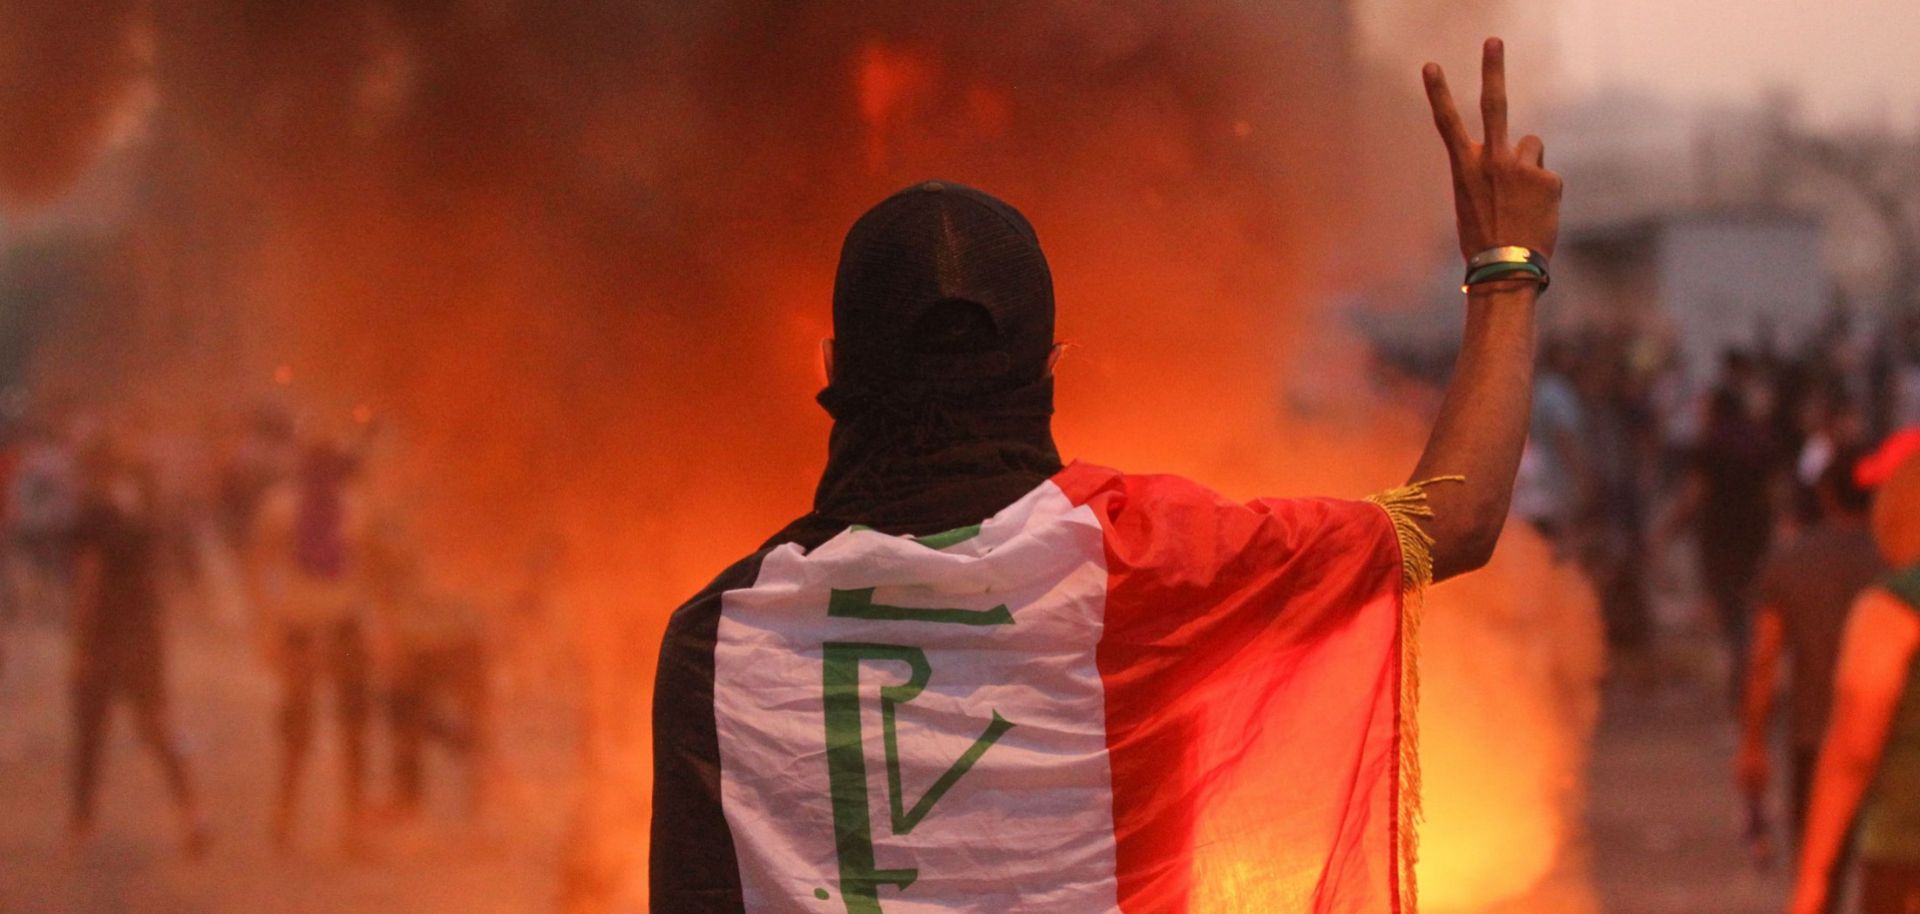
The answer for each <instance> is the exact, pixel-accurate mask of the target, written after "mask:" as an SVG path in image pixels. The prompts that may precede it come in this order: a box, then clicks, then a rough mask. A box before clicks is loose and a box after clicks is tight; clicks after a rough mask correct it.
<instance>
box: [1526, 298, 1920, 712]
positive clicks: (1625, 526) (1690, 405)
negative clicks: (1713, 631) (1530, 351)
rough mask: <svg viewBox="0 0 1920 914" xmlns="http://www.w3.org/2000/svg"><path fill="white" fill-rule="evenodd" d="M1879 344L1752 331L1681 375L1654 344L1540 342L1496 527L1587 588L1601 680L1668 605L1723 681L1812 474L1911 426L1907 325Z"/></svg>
mask: <svg viewBox="0 0 1920 914" xmlns="http://www.w3.org/2000/svg"><path fill="white" fill-rule="evenodd" d="M1880 330H1881V328H1878V327H1867V326H1861V325H1860V322H1856V321H1854V320H1852V319H1851V318H1850V317H1849V316H1848V314H1847V313H1846V312H1845V311H1840V310H1836V311H1834V312H1833V313H1831V314H1830V315H1829V317H1828V319H1827V320H1825V321H1824V322H1823V323H1822V324H1821V326H1820V327H1819V328H1818V329H1817V330H1816V331H1815V332H1813V333H1811V334H1809V335H1806V336H1804V337H1801V338H1797V339H1793V340H1781V339H1778V338H1776V336H1775V335H1774V334H1772V333H1770V332H1768V330H1767V328H1765V327H1761V328H1758V332H1757V334H1756V336H1757V338H1758V339H1759V340H1760V342H1759V343H1758V344H1757V345H1754V346H1751V347H1746V348H1728V349H1725V350H1724V351H1722V352H1721V353H1720V354H1719V357H1718V360H1717V364H1716V365H1714V366H1713V367H1712V369H1711V371H1709V372H1692V373H1690V372H1689V371H1688V370H1687V367H1686V365H1685V364H1684V359H1683V358H1682V356H1681V351H1680V349H1679V348H1678V347H1677V346H1673V345H1670V344H1667V343H1665V342H1663V341H1662V340H1661V339H1659V338H1658V337H1655V336H1646V335H1630V334H1611V333H1600V332H1593V333H1585V334H1579V335H1572V336H1565V337H1560V338H1556V339H1550V340H1548V341H1546V343H1545V344H1544V345H1543V347H1542V356H1541V364H1540V367H1539V371H1538V373H1537V375H1536V381H1535V388H1534V403H1533V417H1532V426H1531V434H1530V437H1529V441H1528V446H1527V451H1526V454H1525V456H1524V458H1523V460H1522V465H1521V469H1520V477H1519V480H1518V482H1517V485H1516V487H1515V492H1514V513H1515V515H1516V516H1517V517H1518V518H1521V519H1524V520H1526V521H1528V522H1529V523H1531V524H1532V526H1534V527H1535V528H1536V529H1538V530H1539V531H1540V532H1541V533H1542V534H1543V535H1544V536H1546V537H1547V539H1548V540H1549V541H1551V542H1552V543H1553V544H1554V545H1555V547H1556V549H1557V550H1558V552H1559V554H1560V555H1561V556H1562V557H1564V558H1566V559H1568V560H1572V561H1576V562H1578V563H1579V564H1580V566H1581V567H1582V569H1583V570H1584V571H1585V572H1586V573H1587V575H1588V577H1589V579H1590V580H1591V581H1592V583H1593V585H1594V588H1595V591H1596V593H1597V595H1598V596H1599V598H1600V602H1601V607H1602V612H1603V616H1604V619H1605V622H1606V632H1607V639H1608V643H1609V647H1610V648H1611V649H1612V653H1613V656H1614V659H1615V664H1614V667H1615V669H1616V670H1617V671H1620V672H1622V673H1623V674H1627V675H1633V674H1634V673H1636V672H1639V671H1640V670H1639V667H1640V666H1641V665H1642V661H1644V660H1646V659H1647V658H1649V657H1651V656H1652V654H1653V653H1654V651H1655V649H1656V648H1657V647H1658V646H1659V645H1657V644H1656V641H1657V639H1658V638H1659V637H1660V634H1661V632H1662V631H1663V630H1664V627H1663V626H1662V625H1661V624H1659V620H1658V619H1657V617H1656V613H1655V612H1654V609H1653V607H1654V606H1655V604H1656V603H1657V602H1659V597H1661V596H1662V595H1663V594H1665V593H1668V592H1674V591H1680V592H1691V593H1697V594H1699V595H1701V596H1703V597H1704V600H1705V604H1706V605H1707V606H1708V607H1710V608H1711V613H1710V616H1711V622H1712V624H1713V626H1715V627H1716V628H1717V629H1718V630H1719V632H1720V634H1721V635H1722V636H1723V637H1724V638H1725V643H1726V646H1727V653H1728V657H1729V659H1730V660H1731V664H1730V665H1731V666H1732V667H1733V668H1734V669H1733V673H1732V681H1733V682H1734V683H1738V682H1740V681H1741V675H1742V674H1741V672H1740V669H1739V667H1740V665H1741V660H1740V658H1741V657H1742V656H1744V654H1745V645H1746V644H1747V643H1748V641H1749V637H1750V632H1751V620H1752V617H1753V613H1754V606H1755V600H1756V599H1757V598H1758V593H1757V587H1758V586H1759V577H1760V573H1761V570H1762V566H1763V564H1764V562H1765V559H1766V557H1767V555H1768V553H1769V551H1770V550H1771V549H1772V548H1773V547H1775V546H1776V545H1780V544H1784V543H1786V542H1788V541H1790V540H1791V539H1793V538H1794V537H1795V536H1796V535H1797V534H1798V533H1800V532H1801V531H1804V530H1806V529H1808V528H1809V527H1810V526H1812V525H1813V524H1815V523H1817V522H1818V521H1819V520H1820V518H1821V517H1822V503H1821V500H1820V497H1819V495H1818V488H1819V483H1820V479H1821V476H1822V474H1823V473H1825V472H1826V471H1827V470H1828V469H1829V468H1830V467H1833V466H1835V465H1837V463H1838V462H1843V461H1845V460H1847V459H1850V458H1856V457H1858V456H1859V455H1860V454H1862V453H1864V452H1866V451H1868V450H1870V449H1872V448H1873V447H1875V446H1876V445H1878V444H1879V443H1880V442H1881V441H1882V440H1883V439H1885V438H1886V437H1887V436H1888V435H1889V434H1890V433H1891V432H1893V431H1894V430H1897V429H1900V428H1903V427H1906V426H1909V425H1915V424H1920V322H1914V321H1908V322H1904V323H1902V324H1901V325H1900V326H1899V327H1898V328H1897V330H1898V332H1893V333H1883V332H1880ZM1698 375H1704V377H1700V376H1698Z"/></svg>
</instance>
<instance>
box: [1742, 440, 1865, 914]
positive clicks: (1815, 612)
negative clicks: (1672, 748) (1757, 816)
mask: <svg viewBox="0 0 1920 914" xmlns="http://www.w3.org/2000/svg"><path fill="white" fill-rule="evenodd" d="M1858 461H1859V455H1858V454H1855V453H1845V454H1842V455H1839V456H1836V457H1835V458H1834V459H1833V460H1832V461H1831V463H1830V465H1829V466H1828V467H1827V468H1826V471H1825V472H1823V473H1822V474H1821V476H1820V480H1819V482H1818V484H1817V486H1816V487H1815V491H1816V495H1817V496H1818V498H1819V505H1820V517H1819V520H1818V521H1817V522H1816V523H1815V524H1814V525H1813V526H1812V527H1811V528H1809V529H1808V530H1806V531H1805V532H1804V533H1802V534H1801V535H1800V536H1798V537H1796V538H1794V539H1792V540H1789V541H1787V542H1786V543H1785V544H1783V545H1782V546H1781V547H1780V548H1778V549H1776V550H1774V552H1773V554H1772V555H1770V556H1768V558H1767V561H1766V564H1765V566H1764V568H1763V570H1762V572H1761V576H1760V588H1759V593H1760V600H1759V612H1758V613H1757V614H1756V615H1755V616H1754V626H1753V646H1752V649H1751V655H1750V663H1749V666H1748V670H1747V685H1746V700H1745V702H1744V704H1743V708H1742V710H1743V714H1742V725H1743V733H1742V739H1741V745H1740V753H1739V756H1738V765H1737V772H1736V773H1737V776H1738V778H1739V781H1740V786H1741V787H1742V789H1744V790H1745V791H1746V792H1747V795H1748V797H1749V801H1750V802H1751V803H1754V804H1758V803H1760V802H1761V801H1762V800H1763V799H1764V797H1765V795H1766V791H1767V788H1768V786H1769V781H1771V780H1772V776H1771V775H1772V768H1773V766H1772V762H1771V751H1770V749H1769V747H1768V742H1769V740H1770V737H1771V733H1772V723H1773V705H1774V698H1775V695H1776V693H1777V692H1778V691H1779V690H1778V685H1779V666H1780V661H1781V659H1782V657H1785V658H1786V659H1787V660H1788V661H1789V662H1790V663H1791V665H1792V666H1791V668H1792V670H1793V675H1792V678H1791V679H1790V681H1789V687H1788V689H1787V692H1786V699H1787V721H1788V747H1787V751H1788V761H1789V763H1790V767H1789V768H1788V771H1787V776H1788V781H1787V786H1788V790H1787V793H1786V797H1787V808H1788V811H1789V813H1790V814H1791V816H1792V822H1793V829H1794V833H1795V835H1796V836H1798V835H1799V834H1800V832H1801V831H1802V830H1803V829H1804V827H1805V823H1806V818H1807V803H1808V799H1809V796H1810V794H1811V792H1812V789H1813V764H1814V759H1815V757H1816V756H1817V755H1818V753H1819V751H1820V738H1821V736H1823V735H1824V734H1825V733H1826V729H1827V718H1828V712H1829V710H1830V709H1831V707H1832V697H1833V678H1834V677H1833V671H1834V667H1835V665H1836V664H1837V663H1838V662H1839V655H1840V637H1841V633H1842V632H1843V630H1844V629H1845V627H1846V622H1847V611H1848V609H1849V608H1850V607H1852V605H1853V599H1854V597H1855V596H1856V595H1858V594H1859V593H1860V592H1861V591H1862V590H1865V589H1866V588H1867V587H1868V586H1869V585H1871V584H1873V582H1874V580H1875V579H1877V578H1879V577H1880V576H1881V575H1883V574H1885V573H1886V570H1887V568H1886V565H1885V563H1884V562H1882V561H1881V559H1880V554H1879V552H1878V551H1877V550H1876V549H1875V548H1874V543H1873V535H1872V533H1871V532H1870V531H1869V530H1868V529H1867V508H1868V506H1869V504H1870V503H1871V502H1870V498H1871V496H1870V495H1869V493H1868V492H1867V491H1866V490H1865V489H1862V488H1861V487H1860V486H1859V485H1858V484H1856V483H1855V481H1854V469H1855V466H1856V464H1857V463H1858ZM1841 876H1844V873H1842V872H1839V871H1837V870H1836V879H1835V885H1836V887H1837V886H1838V884H1839V881H1840V879H1839V878H1838V877H1841ZM1836 894H1837V893H1836ZM1829 901H1830V904H1829V910H1834V909H1836V906H1837V905H1838V904H1839V899H1838V898H1837V897H1833V898H1830V899H1829Z"/></svg>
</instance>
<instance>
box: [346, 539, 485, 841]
mask: <svg viewBox="0 0 1920 914" xmlns="http://www.w3.org/2000/svg"><path fill="white" fill-rule="evenodd" d="M379 541H380V544H381V548H379V549H378V550H377V555H378V556H379V560H378V561H377V562H376V565H377V566H378V567H377V570H376V571H375V575H374V576H375V580H376V585H375V586H376V593H377V596H378V600H377V603H378V606H379V621H380V627H379V632H378V635H377V640H376V643H378V644H380V645H381V649H380V650H379V651H377V653H378V654H380V655H381V656H382V657H383V663H382V672H383V674H384V675H383V678H384V681H385V685H386V704H387V708H386V710H387V721H388V724H389V725H390V728H391V729H390V737H391V752H392V755H391V758H392V763H393V781H394V783H393V787H394V796H393V803H392V806H391V812H392V814H393V815H394V816H395V817H396V818H399V819H411V818H414V817H416V816H418V815H419V813H420V811H421V810H422V808H423V807H424V805H425V802H426V792H427V790H426V788H427V776H426V775H427V749H428V747H429V746H434V745H437V746H440V747H441V748H443V749H445V750H447V753H448V754H449V755H452V756H454V757H455V758H457V759H459V760H460V761H461V762H464V763H465V766H466V775H467V781H466V787H467V790H466V812H467V814H468V815H469V816H478V815H479V814H480V812H481V811H482V810H483V808H484V806H485V803H486V800H487V797H488V793H489V788H490V786H491V784H490V776H491V773H492V772H491V770H490V766H491V764H492V761H493V759H492V753H491V748H492V739H491V735H492V727H491V723H492V701H491V693H492V688H491V686H492V682H491V678H492V677H491V664H490V663H489V660H490V652H489V651H488V649H487V638H486V632H487V625H486V617H485V616H484V614H483V613H482V612H481V610H480V608H479V606H478V605H477V604H476V603H475V601H473V600H471V599H467V598H464V597H462V596H460V595H457V594H455V593H450V592H448V591H447V590H446V589H445V588H440V587H435V586H434V585H433V583H432V582H431V581H430V580H429V575H428V574H427V568H426V562H425V556H424V555H423V554H422V553H421V550H420V549H419V548H418V545H417V540H416V538H415V537H414V536H413V535H411V534H409V533H407V532H406V531H405V530H404V529H403V525H401V524H398V523H387V524H383V525H382V529H381V536H380V537H379Z"/></svg>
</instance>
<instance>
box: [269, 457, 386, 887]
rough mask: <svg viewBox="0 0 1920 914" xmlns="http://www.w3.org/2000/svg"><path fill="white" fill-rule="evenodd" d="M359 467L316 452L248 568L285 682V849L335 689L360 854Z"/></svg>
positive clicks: (363, 529) (363, 516)
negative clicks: (326, 699)
mask: <svg viewBox="0 0 1920 914" xmlns="http://www.w3.org/2000/svg"><path fill="white" fill-rule="evenodd" d="M357 471H358V466H357V461H356V460H355V459H354V457H353V456H352V455H350V454H349V453H347V452H346V451H345V449H343V448H341V447H339V446H336V445H333V444H329V443H315V444H312V445H310V446H309V447H308V448H307V449H306V451H305V453H304V454H303V455H302V457H301V460H300V465H299V467H298V469H297V471H296V472H295V474H294V477H293V479H292V480H290V481H289V482H288V483H286V484H284V485H282V486H281V487H279V488H277V489H276V490H274V491H272V492H270V493H269V494H268V496H267V498H266V501H265V503H264V504H263V505H262V506H261V513H260V518H259V527H258V529H257V530H256V531H255V535H254V542H253V550H252V556H251V561H250V571H251V573H250V578H251V582H252V585H253V588H254V594H255V604H256V611H257V612H259V613H260V614H261V615H262V616H263V631H262V635H263V637H264V639H265V645H264V647H265V650H266V651H267V654H268V659H269V662H270V664H271V665H272V666H273V667H274V671H275V673H276V674H277V675H278V676H279V679H280V689H281V692H280V710H279V737H280V744H281V761H280V783H279V792H278V794H277V798H276V805H275V807H274V813H273V839H274V843H275V845H276V846H277V847H279V848H282V849H285V848H286V847H288V846H289V844H290V843H291V841H292V834H293V828H294V823H295V821H296V820H297V819H298V810H299V805H300V785H301V781H302V779H303V777H304V775H305V772H306V765H307V761H308V756H309V755H310V750H311V748H312V746H313V736H314V702H315V700H316V696H315V694H314V693H315V692H316V691H317V690H319V689H321V688H322V687H325V686H331V688H332V690H333V693H334V695H333V698H334V701H333V706H334V713H335V716H336V717H337V718H338V721H339V726H340V748H341V756H342V757H341V772H340V773H341V791H342V797H343V799H344V800H345V814H346V823H345V832H344V835H343V837H344V844H345V847H346V849H347V850H348V852H349V853H353V852H356V851H357V850H358V849H359V847H360V844H359V842H360V839H361V837H362V826H363V825H364V824H365V812H366V803H365V799H366V789H365V784H366V755H367V750H366V737H367V723H368V714H369V711H370V706H371V696H370V693H369V677H370V675H371V667H372V664H371V660H370V658H369V656H368V650H367V643H366V631H365V627H364V623H363V617H364V616H365V614H366V612H367V610H368V603H369V600H368V596H367V588H366V582H365V579H364V575H365V572H366V568H365V567H364V566H365V564H366V562H365V556H364V555H363V553H364V552H365V550H366V547H367V544H368V541H369V536H368V529H369V528H368V524H367V507H366V504H365V500H364V498H363V496H362V495H361V493H360V491H359V489H358V487H357V486H356V485H355V477H356V475H357Z"/></svg>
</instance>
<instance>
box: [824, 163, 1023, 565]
mask: <svg viewBox="0 0 1920 914" xmlns="http://www.w3.org/2000/svg"><path fill="white" fill-rule="evenodd" d="M833 329H834V372H833V382H832V384H831V385H829V386H828V387H827V389H826V390H824V391H822V392H821V393H820V398H819V399H820V404H821V405H822V406H824V407H825V408H826V410H827V412H828V413H829V414H831V415H832V416H833V418H834V428H833V436H832V438H831V440H830V442H829V445H828V458H827V469H826V472H825V473H824V474H822V476H821V480H820V488H819V490H818V492H817V493H816V494H815V498H814V514H815V516H816V519H818V520H820V521H824V522H826V523H827V524H828V525H833V524H841V525H844V524H848V523H860V524H866V525H868V526H872V527H876V528H879V529H881V530H886V531H887V532H895V533H929V532H937V531H938V530H941V529H947V528H949V527H956V526H964V525H966V524H971V523H977V522H979V521H980V520H981V519H983V518H985V517H988V516H990V515H992V514H993V513H994V512H996V511H998V510H999V509H1001V508H1003V507H1005V506H1006V505H1008V504H1010V503H1012V502H1013V501H1015V500H1016V499H1018V498H1019V497H1020V496H1021V495H1024V494H1025V493H1026V492H1028V491H1030V490H1031V489H1032V488H1033V487H1035V486H1037V485H1039V484H1040V483H1041V482H1042V481H1044V480H1045V479H1046V478H1047V477H1049V476H1051V475H1052V474H1053V473H1055V472H1057V471H1058V470H1059V469H1060V457H1059V453H1058V451H1057V450H1056V449H1055V447H1054V444H1053V435H1052V430H1051V419H1052V415H1053V381H1052V378H1051V376H1050V373H1049V371H1048V360H1049V357H1050V354H1051V352H1052V349H1053V277H1052V274H1051V273H1050V272H1049V271H1048V269H1047V261H1046V257H1045V256H1044V255H1043V254H1041V252H1040V242H1039V240H1038V238H1036V237H1035V235H1034V232H1033V227H1032V226H1031V225H1029V224H1028V223H1027V220H1026V219H1025V218H1024V217H1022V216H1021V215H1020V214H1019V212H1017V211H1015V210H1014V209H1013V207H1011V206H1008V205H1007V204H1006V203H1003V202H1001V201H1000V200H997V199H995V198H993V197H991V196H989V195H987V194H985V193H982V192H980V191H978V190H975V189H973V188H970V187H964V186H961V185H958V184H950V183H946V182H927V183H924V184H919V185H915V186H913V187H910V188H907V189H906V190H902V191H900V192H899V193H896V194H894V195H893V196H891V197H888V198H887V199H886V200H884V201H881V203H880V204H879V205H877V206H875V207H874V208H873V209H871V210H868V211H867V213H866V214H865V215H863V216H861V217H860V219H859V220H858V221H857V222H855V223H854V225H853V228H852V230H851V231H849V232H848V233H847V239H846V243H845V245H844V246H843V247H842V249H841V254H840V269H839V272H838V273H837V275H836V276H835V280H834V291H833Z"/></svg>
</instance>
